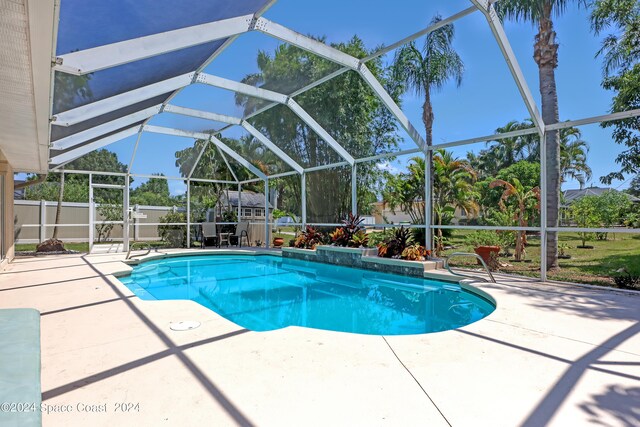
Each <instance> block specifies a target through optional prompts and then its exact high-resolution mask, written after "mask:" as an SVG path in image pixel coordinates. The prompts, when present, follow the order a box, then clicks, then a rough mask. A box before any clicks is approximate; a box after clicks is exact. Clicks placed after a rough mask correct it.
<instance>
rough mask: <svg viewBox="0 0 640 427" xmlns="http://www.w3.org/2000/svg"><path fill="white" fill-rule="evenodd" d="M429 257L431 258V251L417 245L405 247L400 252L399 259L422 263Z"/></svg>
mask: <svg viewBox="0 0 640 427" xmlns="http://www.w3.org/2000/svg"><path fill="white" fill-rule="evenodd" d="M429 256H431V251H430V250H428V249H427V248H425V247H424V246H422V245H420V244H419V243H414V244H413V245H410V246H407V247H406V248H404V250H403V251H402V254H400V258H402V259H406V260H407V261H424V260H426V259H427V258H428V257H429Z"/></svg>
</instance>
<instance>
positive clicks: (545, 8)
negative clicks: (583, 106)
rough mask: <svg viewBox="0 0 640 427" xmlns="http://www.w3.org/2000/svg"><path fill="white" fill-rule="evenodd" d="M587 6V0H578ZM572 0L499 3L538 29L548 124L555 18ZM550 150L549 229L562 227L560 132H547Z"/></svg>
mask: <svg viewBox="0 0 640 427" xmlns="http://www.w3.org/2000/svg"><path fill="white" fill-rule="evenodd" d="M574 1H575V2H576V3H578V4H581V5H584V4H585V3H586V2H585V0H574ZM570 3H571V1H570V0H504V1H500V2H498V3H496V5H495V7H496V10H497V11H498V14H499V15H501V16H504V17H507V18H510V19H514V20H517V21H531V22H532V23H533V24H534V25H536V26H537V27H538V33H537V34H536V36H535V42H534V45H533V59H534V60H535V62H536V64H537V65H538V75H539V80H540V95H541V100H542V121H543V122H544V124H545V125H550V124H554V123H557V122H558V120H559V113H558V91H557V87H556V76H555V69H556V67H557V66H558V44H557V43H556V32H555V30H554V29H553V18H554V17H557V16H559V15H561V14H562V13H563V12H564V11H565V10H566V9H567V6H568V5H569V4H570ZM545 138H546V139H545V148H546V151H547V159H546V160H547V176H546V181H547V197H546V200H545V202H544V204H545V206H546V209H547V224H546V225H548V226H552V227H557V226H558V213H559V207H560V138H559V134H558V131H557V130H553V131H549V132H546V134H545ZM546 259H547V268H548V269H555V268H558V235H557V233H555V232H549V233H548V234H547V253H546Z"/></svg>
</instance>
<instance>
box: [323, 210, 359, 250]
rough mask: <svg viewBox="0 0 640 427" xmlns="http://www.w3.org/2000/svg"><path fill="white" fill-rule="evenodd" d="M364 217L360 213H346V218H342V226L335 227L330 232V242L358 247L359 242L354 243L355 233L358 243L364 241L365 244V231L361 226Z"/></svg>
mask: <svg viewBox="0 0 640 427" xmlns="http://www.w3.org/2000/svg"><path fill="white" fill-rule="evenodd" d="M363 221H364V218H361V217H360V215H353V214H352V213H351V212H349V214H348V215H347V218H346V219H344V220H342V226H341V227H338V228H336V229H335V231H334V232H333V233H330V237H331V242H332V243H333V244H334V245H336V246H349V247H359V246H363V245H361V244H356V241H354V236H355V235H356V234H357V235H358V238H357V241H358V243H361V242H362V241H365V245H366V240H367V239H366V232H365V230H364V227H362V222H363Z"/></svg>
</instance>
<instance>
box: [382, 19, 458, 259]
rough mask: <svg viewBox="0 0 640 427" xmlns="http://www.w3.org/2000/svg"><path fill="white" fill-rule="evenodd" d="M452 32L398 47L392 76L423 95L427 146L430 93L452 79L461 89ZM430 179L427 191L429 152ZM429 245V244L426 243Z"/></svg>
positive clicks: (447, 28) (442, 30)
mask: <svg viewBox="0 0 640 427" xmlns="http://www.w3.org/2000/svg"><path fill="white" fill-rule="evenodd" d="M441 20H442V18H441V17H440V16H439V15H436V16H434V17H433V19H432V20H431V23H430V24H431V25H433V24H436V23H438V22H440V21H441ZM454 34H455V31H454V27H453V24H447V25H444V26H442V27H440V28H438V29H437V30H435V31H432V32H430V33H428V34H427V35H426V36H425V39H424V43H423V45H422V49H418V48H417V47H416V44H415V42H413V41H412V42H410V43H409V44H407V45H405V46H403V47H401V48H400V49H399V50H398V52H397V53H396V56H395V59H394V73H395V74H396V76H397V77H396V79H397V80H398V81H400V82H404V87H403V89H404V91H408V90H411V91H413V92H415V94H416V95H418V96H423V97H424V101H423V104H422V122H423V123H424V128H425V133H426V138H425V140H426V143H427V145H428V146H431V145H433V122H434V118H435V116H434V113H433V106H432V104H431V93H432V92H433V91H434V90H439V89H442V87H444V85H445V84H446V83H447V82H448V81H449V80H451V79H454V80H455V82H456V84H457V85H458V86H460V84H461V83H462V74H463V72H464V64H463V62H462V59H461V58H460V56H459V55H458V54H457V53H456V51H455V50H454V49H453V46H452V43H453V37H454ZM426 161H427V165H428V168H429V169H430V172H431V173H430V176H431V177H432V179H431V183H430V184H429V188H433V184H434V174H433V152H432V151H431V150H429V152H428V153H427V155H426ZM427 246H431V242H427Z"/></svg>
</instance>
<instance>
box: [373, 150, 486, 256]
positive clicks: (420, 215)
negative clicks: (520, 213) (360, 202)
mask: <svg viewBox="0 0 640 427" xmlns="http://www.w3.org/2000/svg"><path fill="white" fill-rule="evenodd" d="M433 163H434V171H435V174H434V184H433V210H434V213H435V216H434V220H435V221H434V222H435V224H436V225H446V224H448V221H447V219H449V220H450V219H451V218H452V217H453V213H454V212H455V210H456V209H460V210H462V211H464V212H466V213H467V214H476V213H477V212H478V204H477V202H476V201H475V191H474V182H475V177H476V173H475V171H474V170H473V169H472V168H471V167H470V165H469V163H468V162H467V161H466V160H463V159H458V158H455V157H454V156H453V154H452V153H451V152H448V151H445V150H437V151H436V154H435V155H434V158H433ZM407 170H408V172H406V173H400V174H397V175H393V174H390V173H388V174H387V182H386V186H385V188H384V191H383V200H384V201H385V202H386V203H387V204H388V206H389V207H390V209H391V210H392V211H395V210H396V209H400V210H401V211H402V212H404V213H406V214H408V215H409V217H410V218H411V221H412V222H413V223H414V224H424V193H425V192H424V185H425V177H424V170H425V164H424V159H423V158H422V157H414V158H412V159H411V160H410V162H409V165H408V166H407ZM437 233H438V237H437V239H436V240H437V241H436V251H437V252H438V253H439V252H441V251H442V250H443V234H442V229H440V228H439V229H438V232H437Z"/></svg>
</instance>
